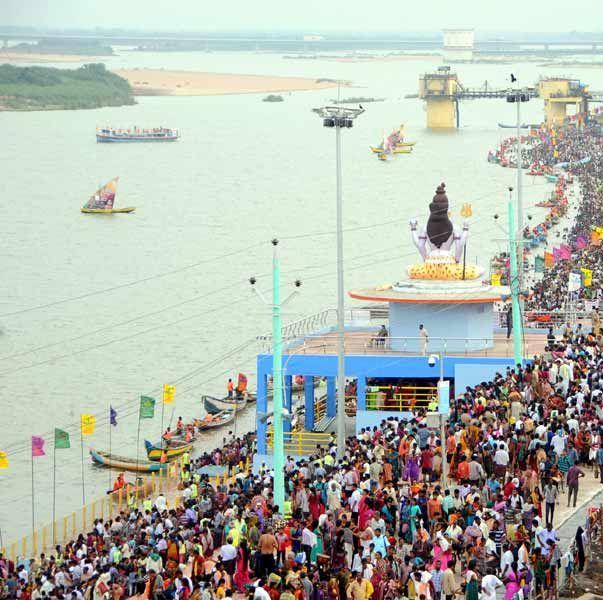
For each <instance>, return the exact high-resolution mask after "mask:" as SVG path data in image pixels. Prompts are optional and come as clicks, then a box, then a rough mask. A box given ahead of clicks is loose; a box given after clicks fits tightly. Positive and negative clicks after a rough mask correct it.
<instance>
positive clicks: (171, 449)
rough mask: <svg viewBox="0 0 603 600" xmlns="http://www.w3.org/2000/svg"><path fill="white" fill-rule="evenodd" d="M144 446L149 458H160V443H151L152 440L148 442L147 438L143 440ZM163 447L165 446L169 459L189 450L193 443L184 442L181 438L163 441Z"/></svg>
mask: <svg viewBox="0 0 603 600" xmlns="http://www.w3.org/2000/svg"><path fill="white" fill-rule="evenodd" d="M144 447H145V448H146V450H147V456H148V458H149V460H159V459H160V458H161V449H162V445H161V444H153V443H152V442H149V440H145V441H144ZM163 447H164V448H165V451H166V454H167V457H168V460H169V459H171V458H176V457H177V456H180V455H181V454H184V453H185V452H187V451H189V450H190V449H191V448H192V447H193V445H192V444H191V443H190V442H185V441H182V440H171V441H169V442H165V443H164V445H163Z"/></svg>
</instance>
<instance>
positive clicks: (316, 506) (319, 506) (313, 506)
mask: <svg viewBox="0 0 603 600" xmlns="http://www.w3.org/2000/svg"><path fill="white" fill-rule="evenodd" d="M308 504H309V505H310V515H311V516H312V520H313V521H318V517H320V515H322V514H323V513H324V512H325V505H324V504H323V503H322V498H321V496H320V492H319V491H318V490H313V491H312V493H311V494H310V497H309V498H308Z"/></svg>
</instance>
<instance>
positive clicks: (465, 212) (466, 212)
mask: <svg viewBox="0 0 603 600" xmlns="http://www.w3.org/2000/svg"><path fill="white" fill-rule="evenodd" d="M472 215H473V208H472V207H471V204H469V202H465V204H463V206H462V207H461V217H463V218H465V219H468V218H469V217H470V216H472Z"/></svg>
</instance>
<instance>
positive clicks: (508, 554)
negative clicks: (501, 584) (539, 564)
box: [500, 544, 515, 579]
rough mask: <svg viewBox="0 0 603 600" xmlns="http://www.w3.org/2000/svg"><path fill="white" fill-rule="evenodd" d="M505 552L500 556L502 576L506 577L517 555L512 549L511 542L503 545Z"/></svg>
mask: <svg viewBox="0 0 603 600" xmlns="http://www.w3.org/2000/svg"><path fill="white" fill-rule="evenodd" d="M503 550H504V552H503V554H502V556H501V557H500V576H501V577H502V578H503V579H504V577H505V575H506V574H507V571H508V570H509V569H510V568H511V565H512V564H513V562H514V560H515V557H514V556H513V552H512V551H511V546H509V544H505V545H504V546H503Z"/></svg>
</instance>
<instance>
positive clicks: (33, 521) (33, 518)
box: [31, 443, 36, 539]
mask: <svg viewBox="0 0 603 600" xmlns="http://www.w3.org/2000/svg"><path fill="white" fill-rule="evenodd" d="M34 498H35V494H34V455H33V443H32V448H31V536H32V539H33V537H34V535H35V531H36V509H35V501H34Z"/></svg>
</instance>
